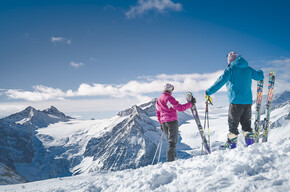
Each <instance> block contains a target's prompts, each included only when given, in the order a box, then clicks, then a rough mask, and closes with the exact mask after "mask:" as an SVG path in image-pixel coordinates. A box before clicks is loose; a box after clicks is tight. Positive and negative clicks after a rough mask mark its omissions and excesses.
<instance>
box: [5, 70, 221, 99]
mask: <svg viewBox="0 0 290 192" xmlns="http://www.w3.org/2000/svg"><path fill="white" fill-rule="evenodd" d="M221 73H222V71H217V72H214V73H207V74H197V73H194V74H174V75H167V74H161V75H157V76H151V77H146V76H145V77H142V78H139V80H138V81H136V80H134V81H129V82H128V83H126V84H119V85H106V84H86V83H82V84H81V85H80V86H79V88H78V89H77V90H76V91H73V90H67V91H62V90H61V89H58V88H52V87H46V86H43V85H37V86H34V87H33V89H34V90H33V91H24V90H16V89H10V90H8V91H6V92H5V93H6V95H7V96H8V97H9V98H10V99H23V100H27V101H46V100H61V99H67V98H73V97H84V96H108V97H110V98H125V97H131V98H138V99H139V100H140V101H141V100H142V101H143V100H148V98H149V97H148V94H152V93H160V92H162V91H163V86H164V85H165V84H166V83H168V82H169V83H172V84H173V85H174V86H175V92H186V91H193V92H198V91H204V90H206V89H207V88H209V87H210V86H211V85H212V84H213V83H214V82H215V80H216V79H217V78H218V77H219V75H220V74H221ZM221 91H225V89H222V90H221Z"/></svg>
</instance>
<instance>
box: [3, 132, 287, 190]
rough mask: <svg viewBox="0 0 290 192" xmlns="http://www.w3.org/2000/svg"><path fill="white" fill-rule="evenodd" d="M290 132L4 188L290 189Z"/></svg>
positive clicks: (5, 187)
mask: <svg viewBox="0 0 290 192" xmlns="http://www.w3.org/2000/svg"><path fill="white" fill-rule="evenodd" d="M289 178H290V138H287V139H282V140H280V141H277V142H268V143H260V144H254V145H252V146H249V147H248V148H245V147H237V148H236V149H233V150H226V151H215V152H213V153H212V154H210V155H206V156H196V157H194V158H190V159H187V160H177V161H175V162H171V163H163V164H161V163H159V164H157V165H149V166H146V167H143V168H139V169H134V170H133V169H130V170H124V171H116V172H95V173H89V174H82V175H78V176H73V177H63V178H56V179H50V180H45V181H37V182H31V183H26V184H17V185H7V186H0V191H3V192H12V191H15V192H16V191H17V192H18V191H24V192H25V191H33V192H36V191H47V192H48V191H49V192H52V191H54V192H65V191H74V192H78V191H79V192H81V191H83V192H87V191H88V192H96V191H144V192H145V191H289V189H290V183H289Z"/></svg>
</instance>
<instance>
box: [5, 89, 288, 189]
mask: <svg viewBox="0 0 290 192" xmlns="http://www.w3.org/2000/svg"><path fill="white" fill-rule="evenodd" d="M289 101H290V94H289V92H284V93H282V94H279V95H275V97H274V99H273V110H275V111H276V114H273V116H274V119H273V120H274V121H273V122H272V126H271V128H273V129H274V128H277V127H279V126H281V124H283V123H285V122H287V121H288V120H289V116H290V115H289V113H290V111H289V108H290V102H289ZM155 103H156V99H153V100H152V101H150V102H148V103H144V104H142V105H139V106H137V105H134V106H132V107H131V108H128V109H125V110H124V111H121V112H119V113H118V114H117V116H115V117H112V118H111V119H105V120H76V119H73V118H71V117H69V116H66V115H65V114H64V113H62V112H60V111H59V110H57V109H56V108H55V107H50V108H49V109H46V110H43V111H39V110H36V109H34V108H33V107H27V108H26V109H25V110H23V111H21V112H19V113H15V114H12V115H10V116H8V117H5V118H3V119H0V131H1V134H0V150H1V153H0V184H12V183H22V182H27V181H36V180H42V179H49V178H55V177H63V176H70V175H76V174H81V173H86V172H92V171H102V170H122V169H129V168H133V169H134V168H138V167H142V166H146V165H149V164H151V162H152V159H153V156H154V153H155V151H156V148H157V144H158V142H159V139H160V137H161V136H162V132H161V130H160V129H159V128H157V127H159V123H158V122H157V120H156V117H155V116H156V112H155ZM282 110H283V111H284V112H283V115H282V113H281V115H279V113H280V112H279V111H282ZM285 110H286V112H287V110H288V112H287V114H286V113H285ZM178 118H179V124H183V123H186V122H187V121H188V120H192V116H191V115H188V114H187V113H184V112H181V113H179V114H178ZM180 140H181V138H180ZM180 140H179V144H178V146H179V148H178V151H177V152H178V156H179V157H181V158H189V157H191V155H190V154H188V153H187V152H186V150H187V149H189V148H190V147H189V146H187V145H186V144H184V143H181V141H180ZM163 143H164V145H163V146H162V147H163V150H162V151H163V152H162V155H161V161H163V162H164V161H165V151H166V150H165V148H166V138H165V137H163Z"/></svg>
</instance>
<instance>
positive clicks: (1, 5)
mask: <svg viewBox="0 0 290 192" xmlns="http://www.w3.org/2000/svg"><path fill="white" fill-rule="evenodd" d="M289 7H290V2H289V1H280V0H278V1H267V0H266V1H265V0H263V1H262V0H261V1H247V0H246V1H245V0H244V1H237V0H236V1H230V0H223V1H194V0H182V1H181V0H174V1H173V0H172V1H170V0H139V1H138V0H126V1H116V0H102V1H97V0H95V1H92V0H83V1H81V0H71V1H68V0H57V1H56V0H50V1H46V0H43V1H36V0H34V1H31V0H26V1H20V0H18V1H17V0H9V1H8V0H2V1H1V2H0V23H1V30H0V42H1V43H0V116H5V115H8V114H10V113H12V112H16V111H17V110H20V109H22V108H24V107H25V106H27V105H32V106H35V107H38V108H46V107H49V106H50V105H52V104H53V105H56V107H58V108H60V109H61V110H63V111H65V112H67V113H69V114H80V115H81V116H85V115H83V114H85V113H90V116H93V115H94V113H95V116H98V115H99V116H102V117H103V116H108V114H109V115H111V112H112V111H118V110H121V109H123V108H125V107H130V106H131V105H132V104H136V103H140V102H143V101H146V100H148V99H150V98H152V97H158V96H159V94H160V92H161V91H162V88H163V84H164V83H165V82H172V83H174V84H175V86H176V93H175V94H176V97H177V98H179V99H181V101H184V100H183V95H184V92H185V91H186V90H189V91H194V92H196V94H197V95H198V94H201V93H202V92H203V91H204V90H205V89H207V88H208V87H209V86H210V85H211V84H212V83H213V82H214V81H215V79H216V78H217V77H218V76H219V75H220V74H221V73H222V71H223V70H224V69H225V67H226V65H227V63H226V57H225V55H226V54H227V53H228V52H230V51H232V50H235V51H237V52H238V53H239V54H241V55H242V56H243V57H244V58H245V59H246V60H247V61H248V62H249V64H250V65H251V66H252V67H253V68H255V69H261V68H262V69H263V70H264V71H265V73H267V72H268V71H269V70H271V69H275V70H276V72H277V77H281V78H280V79H279V80H277V88H276V91H283V89H285V87H286V88H287V87H289V85H290V82H289V75H288V74H289V72H290V71H289V68H290V37H289V34H290V13H289V10H288V9H289ZM278 75H279V76H278ZM224 91H225V89H223V90H221V92H220V94H222V93H224ZM217 95H218V94H217ZM222 95H223V94H222ZM101 113H102V115H100V114H101ZM104 113H105V114H106V115H104Z"/></svg>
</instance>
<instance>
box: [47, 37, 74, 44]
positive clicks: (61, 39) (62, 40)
mask: <svg viewBox="0 0 290 192" xmlns="http://www.w3.org/2000/svg"><path fill="white" fill-rule="evenodd" d="M50 40H51V42H53V43H66V44H68V45H70V44H71V43H72V41H71V40H70V39H67V38H65V37H51V38H50Z"/></svg>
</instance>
